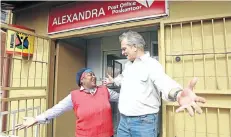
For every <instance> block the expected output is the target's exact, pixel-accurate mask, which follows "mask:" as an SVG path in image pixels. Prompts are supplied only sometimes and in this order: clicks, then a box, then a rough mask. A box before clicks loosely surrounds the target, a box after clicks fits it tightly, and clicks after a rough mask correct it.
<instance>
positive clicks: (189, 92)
mask: <svg viewBox="0 0 231 137" xmlns="http://www.w3.org/2000/svg"><path fill="white" fill-rule="evenodd" d="M196 82H197V78H194V79H192V80H191V81H190V83H189V85H188V86H187V87H186V88H184V89H183V90H182V91H181V92H179V93H178V95H177V101H178V103H179V105H180V107H179V108H178V109H177V110H176V112H180V111H183V110H184V109H185V108H186V109H187V110H188V112H189V114H190V116H193V115H194V110H193V108H194V109H195V110H196V112H197V113H199V114H201V113H202V109H201V108H200V106H199V105H198V104H197V102H201V103H205V102H206V100H205V99H204V98H203V97H199V96H197V95H196V94H195V93H194V92H193V88H194V86H195V85H196Z"/></svg>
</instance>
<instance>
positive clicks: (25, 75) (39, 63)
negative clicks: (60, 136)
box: [0, 24, 51, 137]
mask: <svg viewBox="0 0 231 137" xmlns="http://www.w3.org/2000/svg"><path fill="white" fill-rule="evenodd" d="M1 29H2V32H1V34H2V36H5V37H2V43H1V50H2V54H1V61H2V64H1V92H2V97H1V112H0V120H1V126H0V127H1V132H2V133H4V134H7V135H16V136H20V137H21V136H27V137H30V136H31V137H33V136H35V135H36V137H44V136H45V130H46V126H44V125H41V126H40V125H38V126H35V127H31V128H28V129H25V130H20V131H19V130H15V128H14V126H15V124H18V123H22V120H23V119H22V118H23V117H25V116H28V117H31V116H36V115H38V114H39V113H41V112H43V111H44V110H45V109H46V108H47V98H48V97H47V96H48V75H49V73H48V70H49V68H50V64H49V60H50V56H49V50H50V45H51V44H50V43H51V40H50V39H49V38H48V37H45V36H41V35H37V34H35V33H33V32H29V31H24V30H21V29H17V28H14V27H10V26H8V25H5V24H1ZM9 30H10V31H14V32H16V33H12V35H8V34H9ZM9 36H10V37H9ZM29 36H33V37H34V40H33V41H32V43H30V42H31V41H29V40H28V37H29ZM3 38H4V39H3ZM9 39H11V40H10V44H11V46H12V47H13V51H11V53H12V54H6V52H9V51H8V49H7V48H6V47H7V44H9ZM7 42H8V43H7ZM28 43H29V44H32V45H34V52H33V53H29V51H30V49H28V53H23V52H21V53H19V54H16V50H18V51H20V50H21V51H23V50H24V48H25V47H27V48H31V47H29V46H28ZM20 44H21V46H20ZM24 54H33V56H30V55H28V56H27V57H24ZM38 110H39V111H38ZM36 127H38V128H36Z"/></svg>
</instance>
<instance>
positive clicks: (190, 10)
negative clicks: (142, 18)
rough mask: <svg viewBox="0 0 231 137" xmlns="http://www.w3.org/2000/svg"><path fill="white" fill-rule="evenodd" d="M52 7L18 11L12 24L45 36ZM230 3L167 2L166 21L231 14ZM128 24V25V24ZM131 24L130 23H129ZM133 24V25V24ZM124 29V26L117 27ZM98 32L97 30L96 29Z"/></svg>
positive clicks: (44, 6) (110, 27) (50, 5)
mask: <svg viewBox="0 0 231 137" xmlns="http://www.w3.org/2000/svg"><path fill="white" fill-rule="evenodd" d="M52 4H53V5H54V3H47V4H46V3H45V4H41V5H39V6H37V7H33V8H30V9H26V10H21V11H18V12H16V13H15V14H14V16H15V18H14V23H15V24H18V25H24V26H27V27H30V28H32V29H34V30H35V31H36V33H40V34H44V35H47V19H48V12H49V9H50V8H51V7H52V6H53V5H52ZM230 7H231V2H229V1H221V2H218V1H214V2H211V1H210V2H205V1H197V2H192V1H191V2H185V1H183V2H177V1H169V9H170V10H169V17H168V18H167V19H177V18H186V17H197V16H204V15H214V14H229V13H230V12H231V8H230ZM128 24H129V23H128ZM131 24H132V23H131ZM133 24H134V23H133ZM114 26H118V25H111V26H108V27H104V29H105V28H106V29H108V30H110V29H113V27H114ZM119 26H121V27H124V26H126V25H124V24H121V25H119ZM94 29H95V28H90V29H88V30H94ZM97 30H99V29H97ZM84 31H85V30H84V29H83V30H80V31H79V32H84Z"/></svg>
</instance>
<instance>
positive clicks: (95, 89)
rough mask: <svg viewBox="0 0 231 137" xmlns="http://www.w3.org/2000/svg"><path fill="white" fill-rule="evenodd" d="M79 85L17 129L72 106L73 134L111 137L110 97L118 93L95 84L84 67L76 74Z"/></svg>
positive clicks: (116, 98) (77, 136) (112, 97)
mask: <svg viewBox="0 0 231 137" xmlns="http://www.w3.org/2000/svg"><path fill="white" fill-rule="evenodd" d="M76 82H77V84H78V86H79V87H80V89H79V90H74V91H72V92H71V94H69V95H68V96H67V97H65V98H64V99H63V100H62V101H60V102H59V103H58V104H57V105H55V106H54V107H52V108H51V109H48V110H47V111H46V112H44V113H43V114H41V115H39V116H37V117H36V118H33V117H26V118H24V122H23V123H22V124H19V125H17V126H16V128H17V129H23V128H28V127H30V126H32V125H34V124H36V123H47V122H48V121H49V120H51V119H53V118H55V117H57V116H59V115H61V114H62V113H64V112H65V111H68V110H71V109H73V110H74V112H75V115H76V117H77V118H78V119H77V120H76V131H75V132H76V133H75V136H76V137H111V136H113V123H112V112H111V106H110V103H109V100H118V98H119V94H118V93H117V92H115V91H113V90H110V89H108V88H107V87H106V86H96V77H95V74H94V73H93V72H92V70H91V69H88V68H83V69H81V70H80V71H79V72H78V73H77V76H76Z"/></svg>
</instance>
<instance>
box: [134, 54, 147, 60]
mask: <svg viewBox="0 0 231 137" xmlns="http://www.w3.org/2000/svg"><path fill="white" fill-rule="evenodd" d="M148 57H150V54H149V53H145V54H144V55H142V56H140V57H138V58H136V60H137V59H138V60H141V61H144V60H145V59H147V58H148Z"/></svg>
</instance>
